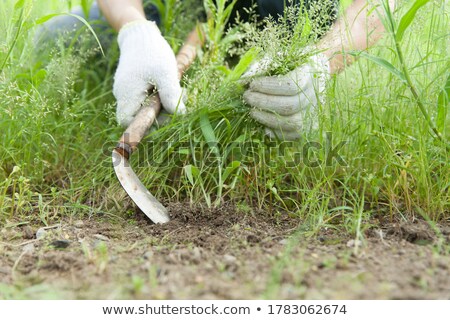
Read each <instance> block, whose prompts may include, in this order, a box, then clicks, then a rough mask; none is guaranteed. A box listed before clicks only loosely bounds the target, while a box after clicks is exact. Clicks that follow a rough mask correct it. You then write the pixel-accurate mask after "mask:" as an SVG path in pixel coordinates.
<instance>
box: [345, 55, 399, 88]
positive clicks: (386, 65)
mask: <svg viewBox="0 0 450 320" xmlns="http://www.w3.org/2000/svg"><path fill="white" fill-rule="evenodd" d="M347 53H348V54H350V55H352V56H354V57H358V56H361V57H363V58H366V59H367V60H370V61H372V62H374V63H375V64H377V65H379V66H380V67H382V68H384V69H385V70H387V71H389V72H390V73H392V74H393V75H394V76H396V77H397V78H399V79H400V80H402V81H404V82H405V81H406V78H405V75H404V74H403V72H401V71H400V70H398V69H397V68H396V67H394V66H393V65H392V64H391V63H390V62H389V61H387V60H385V59H383V58H380V57H376V56H373V55H371V54H368V53H367V52H363V51H348V52H347Z"/></svg>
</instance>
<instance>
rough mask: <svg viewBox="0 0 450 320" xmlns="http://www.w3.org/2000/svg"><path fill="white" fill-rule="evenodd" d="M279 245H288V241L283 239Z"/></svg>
mask: <svg viewBox="0 0 450 320" xmlns="http://www.w3.org/2000/svg"><path fill="white" fill-rule="evenodd" d="M278 243H279V244H282V245H287V244H288V239H282V240H280V241H278Z"/></svg>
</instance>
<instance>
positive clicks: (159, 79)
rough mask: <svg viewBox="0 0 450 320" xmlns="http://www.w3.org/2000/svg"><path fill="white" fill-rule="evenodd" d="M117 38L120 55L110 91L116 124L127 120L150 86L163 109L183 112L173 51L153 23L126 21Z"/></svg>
mask: <svg viewBox="0 0 450 320" xmlns="http://www.w3.org/2000/svg"><path fill="white" fill-rule="evenodd" d="M118 42H119V48H120V59H119V66H118V67H117V71H116V75H115V78H114V88H113V93H114V96H115V97H116V99H117V121H118V122H119V124H120V125H122V126H128V125H129V124H130V122H131V121H132V120H133V118H134V116H135V115H136V113H137V112H138V111H139V109H140V107H141V104H142V102H143V101H144V100H145V98H146V96H147V94H148V90H149V89H151V88H152V87H153V86H155V87H156V89H157V90H158V93H159V97H160V98H161V103H162V106H163V108H164V109H165V110H166V111H168V112H169V113H174V112H175V111H178V112H180V113H184V112H185V111H186V107H185V105H184V103H183V101H182V90H181V87H180V82H179V80H178V71H177V62H176V59H175V55H174V53H173V51H172V49H171V48H170V46H169V44H168V43H167V41H166V40H165V39H164V38H163V36H162V35H161V32H160V31H159V29H158V27H157V26H156V24H155V23H154V22H151V21H136V22H131V23H129V24H126V25H125V26H123V27H122V29H121V30H120V32H119V37H118Z"/></svg>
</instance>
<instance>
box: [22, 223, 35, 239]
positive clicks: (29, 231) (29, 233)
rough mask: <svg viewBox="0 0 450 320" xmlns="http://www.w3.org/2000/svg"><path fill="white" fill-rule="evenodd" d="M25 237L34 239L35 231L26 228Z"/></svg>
mask: <svg viewBox="0 0 450 320" xmlns="http://www.w3.org/2000/svg"><path fill="white" fill-rule="evenodd" d="M23 237H24V238H25V239H34V231H33V228H31V227H30V226H25V227H24V228H23Z"/></svg>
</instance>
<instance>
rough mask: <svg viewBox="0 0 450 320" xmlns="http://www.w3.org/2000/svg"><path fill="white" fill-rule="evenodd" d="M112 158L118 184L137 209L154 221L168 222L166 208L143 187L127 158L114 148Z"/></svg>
mask: <svg viewBox="0 0 450 320" xmlns="http://www.w3.org/2000/svg"><path fill="white" fill-rule="evenodd" d="M112 160H113V166H114V170H115V171H116V175H117V178H118V179H119V181H120V184H121V185H122V187H123V188H124V189H125V191H126V192H127V193H128V195H129V196H130V197H131V199H133V201H134V203H135V204H136V205H137V206H138V207H139V209H141V210H142V212H144V213H145V215H146V216H147V217H149V218H150V220H152V221H153V222H154V223H166V222H169V220H170V218H169V214H168V212H167V209H166V208H165V207H164V206H163V205H162V204H161V203H160V202H159V201H158V200H156V198H155V197H154V196H152V194H151V193H150V192H149V191H148V190H147V188H145V187H144V185H143V184H142V182H141V181H140V180H139V178H138V176H137V175H136V174H135V173H134V171H133V169H132V168H131V167H130V163H129V162H128V160H127V159H125V157H123V156H122V155H121V154H120V153H118V152H117V151H116V150H113V152H112Z"/></svg>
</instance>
